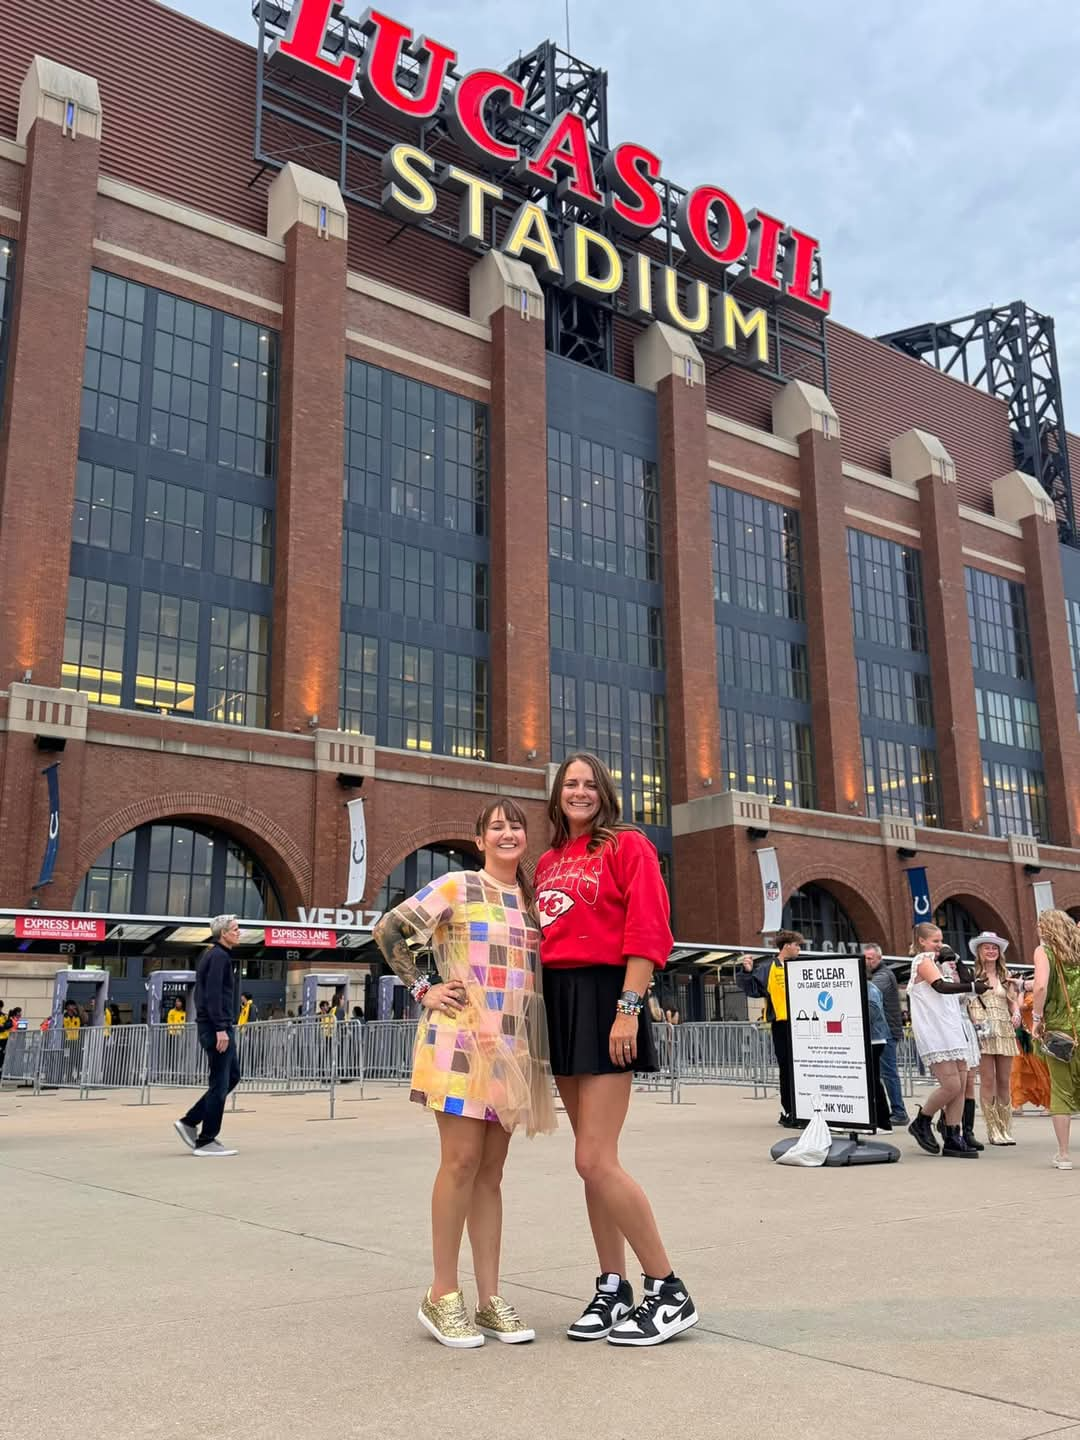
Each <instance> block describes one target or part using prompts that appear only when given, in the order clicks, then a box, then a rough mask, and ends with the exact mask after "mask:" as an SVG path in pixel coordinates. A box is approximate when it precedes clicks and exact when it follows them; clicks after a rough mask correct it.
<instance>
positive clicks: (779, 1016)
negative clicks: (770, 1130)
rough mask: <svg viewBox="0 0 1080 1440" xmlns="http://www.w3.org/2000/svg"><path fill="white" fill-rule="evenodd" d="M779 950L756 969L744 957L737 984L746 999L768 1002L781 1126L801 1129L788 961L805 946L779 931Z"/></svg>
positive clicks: (792, 935) (794, 935)
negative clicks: (796, 1090) (797, 1118)
mask: <svg viewBox="0 0 1080 1440" xmlns="http://www.w3.org/2000/svg"><path fill="white" fill-rule="evenodd" d="M773 938H774V941H775V943H776V947H777V954H776V958H775V959H774V960H770V959H765V960H762V961H760V962H759V963H758V964H757V965H756V966H755V964H754V961H753V959H752V958H751V957H750V956H749V955H744V956H743V960H742V967H741V968H739V967H738V966H737V967H736V969H735V982H736V984H737V985H738V987H739V989H740V990H742V992H743V993H744V994H745V995H750V996H753V997H754V998H756V999H759V1000H764V1001H765V1019H766V1020H768V1022H769V1026H770V1028H771V1030H772V1042H773V1050H774V1052H775V1054H776V1068H777V1070H778V1071H779V1072H780V1124H781V1125H786V1126H788V1128H789V1129H801V1128H802V1127H801V1125H800V1122H799V1121H798V1120H796V1118H795V1077H794V1074H793V1070H794V1066H793V1064H792V1059H791V1018H790V1016H789V1014H788V1003H787V979H786V972H785V970H784V961H785V960H795V959H797V958H798V954H799V951H800V950H801V949H802V947H803V945H804V944H805V943H806V942H805V941H804V939H803V937H802V936H801V935H800V934H799V933H798V931H797V930H779V931H777V933H776V935H775V936H774V937H773Z"/></svg>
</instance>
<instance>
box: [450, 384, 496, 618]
mask: <svg viewBox="0 0 1080 1440" xmlns="http://www.w3.org/2000/svg"><path fill="white" fill-rule="evenodd" d="M444 396H445V399H444V405H445V427H444V430H443V444H444V447H445V451H446V458H445V460H444V461H443V524H444V525H445V526H446V528H447V529H448V530H460V531H462V532H463V533H464V534H466V535H484V534H486V532H487V475H488V463H487V406H486V405H478V404H477V403H476V402H475V401H473V400H466V399H465V398H464V397H463V396H461V395H452V394H450V392H449V391H445V392H444ZM477 628H479V629H486V628H487V625H486V622H485V624H484V625H483V626H479V627H477Z"/></svg>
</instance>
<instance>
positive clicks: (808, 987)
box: [785, 955, 875, 1129]
mask: <svg viewBox="0 0 1080 1440" xmlns="http://www.w3.org/2000/svg"><path fill="white" fill-rule="evenodd" d="M785 964H786V966H787V971H786V973H787V1000H788V1020H789V1022H790V1025H791V1053H792V1069H793V1074H794V1084H795V1116H796V1118H797V1119H799V1120H812V1119H813V1116H814V1110H815V1107H816V1106H817V1105H818V1104H819V1103H820V1105H821V1109H822V1113H823V1114H824V1117H825V1120H826V1122H827V1123H828V1124H829V1125H830V1126H832V1127H833V1128H834V1129H841V1128H847V1127H849V1126H850V1127H853V1128H855V1129H873V1128H875V1127H874V1123H873V1120H872V1118H871V1115H872V1111H871V1104H870V1026H869V1021H868V1014H867V1004H866V969H865V965H866V962H865V961H864V960H863V958H862V956H861V955H825V956H817V957H813V958H807V959H802V958H800V959H797V960H788V961H786V962H785Z"/></svg>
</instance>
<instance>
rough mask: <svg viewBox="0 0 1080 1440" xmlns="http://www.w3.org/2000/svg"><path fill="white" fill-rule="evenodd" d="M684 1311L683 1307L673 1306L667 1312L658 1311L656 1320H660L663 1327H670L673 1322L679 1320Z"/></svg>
mask: <svg viewBox="0 0 1080 1440" xmlns="http://www.w3.org/2000/svg"><path fill="white" fill-rule="evenodd" d="M685 1304H686V1302H685V1300H684V1301H683V1305H685ZM682 1310H683V1307H682V1305H672V1306H671V1307H670V1308H669V1309H667V1310H658V1311H657V1312H656V1318H657V1320H659V1322H660V1324H661V1325H670V1324H671V1322H672V1321H673V1320H678V1318H679V1316H680V1315H681V1314H682Z"/></svg>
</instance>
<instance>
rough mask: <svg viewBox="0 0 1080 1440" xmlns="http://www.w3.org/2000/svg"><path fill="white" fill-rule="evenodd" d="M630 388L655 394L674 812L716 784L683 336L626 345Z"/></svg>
mask: <svg viewBox="0 0 1080 1440" xmlns="http://www.w3.org/2000/svg"><path fill="white" fill-rule="evenodd" d="M634 379H635V381H636V383H637V384H638V385H642V386H644V387H645V388H646V389H649V390H655V392H656V428H657V453H658V456H659V461H660V467H659V468H660V494H661V497H662V500H661V505H660V524H661V546H662V550H663V572H664V645H665V655H664V659H665V665H666V667H667V732H668V753H669V756H670V764H671V776H670V784H669V794H670V797H671V803H672V804H673V805H683V804H685V803H686V802H687V801H689V800H696V799H698V798H699V797H700V796H702V795H708V793H709V788H710V786H719V784H720V778H721V777H720V700H719V691H718V689H717V671H716V626H715V623H714V620H713V605H712V522H711V520H710V515H709V484H708V476H709V454H708V439H707V436H708V430H707V427H706V419H705V367H704V364H703V363H702V359H701V356H700V354H699V353H698V350H697V347H696V346H695V345H694V342H693V341H692V340H691V339H690V337H689V336H688V335H685V334H683V333H682V332H681V331H679V330H675V329H674V328H673V327H671V326H669V325H664V324H662V323H659V322H658V323H656V324H654V325H650V326H649V328H648V330H645V331H643V332H642V334H640V335H639V336H638V338H637V341H636V342H635V345H634ZM706 781H708V784H706V783H705V782H706Z"/></svg>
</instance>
